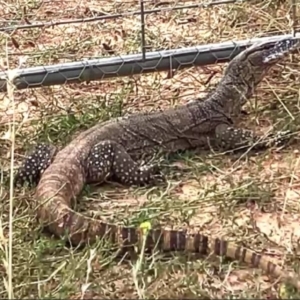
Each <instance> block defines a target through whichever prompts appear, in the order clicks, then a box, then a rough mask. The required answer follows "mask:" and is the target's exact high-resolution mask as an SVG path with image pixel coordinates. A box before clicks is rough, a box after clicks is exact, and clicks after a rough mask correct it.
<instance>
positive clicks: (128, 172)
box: [87, 140, 157, 185]
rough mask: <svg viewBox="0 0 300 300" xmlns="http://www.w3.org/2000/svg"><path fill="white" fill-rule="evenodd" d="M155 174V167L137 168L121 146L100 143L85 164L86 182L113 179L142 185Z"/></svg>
mask: <svg viewBox="0 0 300 300" xmlns="http://www.w3.org/2000/svg"><path fill="white" fill-rule="evenodd" d="M156 173H157V168H156V167H155V166H139V165H138V164H137V163H135V162H134V161H133V160H132V158H131V157H130V155H129V154H128V153H127V151H126V150H125V149H124V147H123V146H122V145H121V144H118V143H117V142H115V141H110V140H106V141H102V142H100V143H98V144H97V145H96V146H94V147H93V148H92V150H91V152H90V155H89V157H88V163H87V181H88V182H101V181H103V180H105V179H106V178H107V177H113V178H115V179H117V180H118V181H120V182H121V183H123V184H131V185H143V184H147V183H149V182H151V180H152V179H153V178H154V175H155V174H156Z"/></svg>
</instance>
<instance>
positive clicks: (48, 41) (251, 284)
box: [0, 0, 300, 299]
mask: <svg viewBox="0 0 300 300" xmlns="http://www.w3.org/2000/svg"><path fill="white" fill-rule="evenodd" d="M0 2H1V3H0V15H1V16H2V17H1V22H2V26H8V25H10V24H17V23H23V24H24V23H25V21H24V17H26V19H28V20H29V21H30V22H31V23H33V22H36V21H45V20H48V21H51V20H60V19H68V18H84V17H91V16H95V15H99V14H101V13H116V12H122V11H123V12H124V11H128V10H129V9H130V10H138V9H139V7H138V1H129V0H128V1H101V7H99V1H93V0H88V1H79V0H78V1H38V0H35V1H28V0H27V1H18V2H17V1H16V2H12V1H5V2H4V1H0ZM174 2H175V1H174ZM183 2H184V3H185V4H189V2H188V1H177V2H176V5H183V4H184V3H183ZM190 2H191V1H190ZM17 3H18V4H17ZM151 3H152V4H151ZM158 3H159V1H151V2H150V1H147V2H146V9H151V8H153V7H154V6H155V5H156V6H157V4H158ZM173 5H174V4H173ZM169 6H171V4H169ZM290 8H291V6H290V4H289V1H269V0H265V1H247V3H243V4H235V5H226V6H225V5H223V6H217V7H213V8H207V9H186V10H182V11H176V12H164V13H160V14H153V15H148V16H147V18H146V22H147V30H146V32H147V45H148V46H150V47H151V49H162V48H176V47H184V46H192V45H198V44H206V43H211V42H220V41H228V40H240V39H244V38H250V37H259V36H267V35H274V34H284V33H289V32H290V30H291V21H290V19H289V11H290ZM4 18H5V19H6V20H7V21H5V22H4V21H3V20H2V19H4ZM21 18H23V19H22V21H21ZM139 23H140V19H139V17H138V16H135V17H127V18H122V19H117V20H105V21H97V22H90V23H80V24H70V25H63V26H55V27H49V28H43V29H40V28H37V29H30V30H26V31H25V30H23V31H22V30H20V31H16V32H14V33H12V36H13V37H14V40H15V41H17V43H18V45H19V48H18V49H17V48H15V46H14V45H13V43H12V42H11V39H10V38H8V39H7V35H0V36H1V48H0V55H1V61H0V65H1V68H2V69H3V70H5V69H7V68H8V66H7V61H6V55H7V54H8V61H9V66H10V68H13V67H17V66H18V65H19V63H20V61H22V62H23V64H24V65H25V66H37V65H43V64H53V63H57V62H65V61H74V60H80V59H82V58H87V57H88V58H89V57H94V56H105V55H108V53H107V52H106V50H105V46H103V45H104V44H105V45H107V46H109V48H110V49H112V51H113V52H114V53H115V55H119V54H124V53H132V52H139V51H140V49H139V47H140V36H139V30H140V28H139ZM6 42H8V46H7V47H6ZM106 48H107V47H106ZM224 67H225V65H214V66H209V67H205V68H196V67H194V68H190V69H185V70H182V71H180V72H177V73H176V75H175V76H174V77H173V78H168V75H167V73H166V72H161V73H153V74H148V75H140V76H133V77H124V78H117V77H116V78H113V79H111V80H107V81H103V82H92V83H89V84H72V85H66V86H53V87H45V88H36V89H28V90H22V91H14V95H13V98H14V103H15V106H14V107H13V105H12V102H11V99H12V97H8V95H6V94H1V96H0V97H1V100H2V102H1V104H0V105H1V106H0V109H1V114H0V124H1V125H0V126H1V138H2V141H1V143H2V147H1V149H0V155H1V167H2V170H3V171H4V172H5V171H8V170H9V164H10V158H11V157H10V155H11V123H12V120H13V115H15V118H16V139H15V165H18V164H19V163H20V161H21V160H22V159H23V155H24V152H25V151H26V150H27V149H28V147H29V144H30V143H33V141H34V142H36V143H37V142H39V141H45V140H48V141H51V142H53V143H55V144H57V145H60V146H63V145H65V144H66V143H68V142H69V141H70V139H71V138H72V136H74V134H75V133H77V132H79V131H81V130H83V129H85V128H88V127H90V126H91V125H92V124H95V123H96V122H99V121H100V120H104V119H107V118H112V117H115V116H119V115H123V114H125V113H132V112H135V111H141V110H143V111H145V110H152V109H155V110H156V109H161V108H166V107H170V106H172V105H176V104H178V103H185V102H186V101H189V100H192V99H194V98H195V97H196V96H199V95H200V96H203V95H205V93H206V92H207V91H209V90H210V89H211V88H212V87H213V85H214V84H215V83H216V82H217V81H218V80H219V78H220V77H221V76H222V71H223V70H224ZM212 72H216V76H215V77H214V78H213V80H211V81H210V82H209V83H206V81H207V79H208V78H209V77H210V74H211V73H212ZM299 82H300V72H299V57H298V56H295V57H294V59H293V60H292V59H291V58H288V59H287V60H286V61H285V62H284V64H282V65H279V66H277V67H276V68H275V69H274V70H273V71H272V72H271V73H270V75H269V76H268V77H267V78H266V79H265V80H264V82H263V84H261V86H260V87H259V89H258V90H257V91H256V94H255V97H254V98H252V101H251V102H250V103H249V104H247V107H246V109H247V111H248V112H249V115H248V116H246V117H243V120H242V122H241V126H244V127H247V128H252V129H253V130H256V131H260V132H266V131H267V130H268V129H269V128H270V127H272V126H273V125H274V126H275V128H276V130H278V129H282V128H283V127H284V128H285V126H288V127H290V128H293V130H294V131H298V126H299V122H298V119H299V100H300V92H299ZM254 100H257V101H254ZM297 144H298V143H297V138H296V139H295V142H294V143H293V144H291V145H290V146H288V147H286V148H285V149H281V150H280V151H277V150H276V149H270V150H266V151H263V152H260V153H251V154H248V155H244V154H239V155H236V154H235V155H233V154H220V153H217V154H212V153H206V152H205V153H203V152H189V153H186V154H184V155H183V154H181V155H177V156H176V157H175V158H172V160H169V161H166V165H167V168H168V172H167V179H168V183H167V184H165V185H162V186H159V187H152V188H150V187H147V188H145V187H144V188H133V187H129V188H128V187H123V186H119V185H115V184H107V185H105V186H101V187H98V188H96V187H87V188H86V189H85V190H84V192H83V194H82V195H81V197H80V203H79V208H78V209H80V210H84V209H87V208H89V209H92V210H94V211H97V212H98V214H100V215H101V217H102V218H105V219H107V220H109V221H115V222H119V223H124V222H125V223H126V224H136V225H138V224H140V223H141V222H143V221H145V220H151V221H152V222H155V223H158V224H161V225H165V226H175V227H183V226H185V227H186V226H189V227H191V228H200V229H201V230H203V231H204V232H206V233H208V234H209V235H211V236H221V237H225V238H226V239H229V240H231V241H236V242H237V243H243V244H244V245H246V246H247V247H249V248H251V249H255V250H256V251H257V252H261V253H266V254H267V255H269V256H270V258H271V259H273V260H275V261H277V262H278V263H279V264H280V265H284V267H285V268H287V269H294V270H295V271H296V272H297V271H298V269H299V267H298V258H297V255H298V246H297V240H298V238H299V237H300V232H299V229H298V228H299V226H298V224H299V208H300V207H299V200H298V199H299V192H300V180H299V176H300V164H299V158H300V155H299V151H298V149H297V148H298V145H297ZM32 196H33V191H32V190H29V189H16V190H15V191H14V209H13V226H14V228H13V257H12V261H13V264H12V271H13V273H12V274H13V281H12V283H13V290H14V297H16V298H21V297H26V298H36V297H39V298H50V297H51V298H67V297H68V298H72V299H75V298H76V299H79V298H86V299H87V298H104V297H105V298H121V297H124V298H125V297H126V298H129V297H130V298H150V297H151V298H199V297H201V298H206V299H211V298H216V297H217V298H231V299H233V298H235V299H236V298H248V297H249V298H250V297H251V298H265V299H266V297H268V298H273V299H274V298H278V297H282V296H284V295H285V294H284V293H285V292H286V291H284V293H283V292H282V290H281V292H279V288H278V285H277V283H276V281H275V280H274V279H273V278H269V277H267V276H265V275H264V274H261V272H260V271H259V270H254V269H250V268H249V266H244V265H239V264H236V263H233V262H231V261H224V260H221V259H214V260H212V259H208V258H201V259H192V260H190V261H187V260H186V258H185V257H183V256H180V255H179V256H174V257H171V258H169V259H162V258H161V257H156V256H155V257H152V258H150V259H144V260H143V261H142V264H141V268H140V269H139V270H138V272H134V270H136V266H137V262H134V261H132V262H127V263H125V262H120V261H118V260H116V259H114V257H113V255H112V254H110V255H109V254H107V253H106V252H105V251H104V249H103V247H101V245H100V244H97V245H93V246H91V247H89V248H85V249H83V250H80V251H79V250H74V249H69V248H67V247H65V245H63V243H62V242H61V241H59V240H57V239H54V238H50V237H49V236H47V235H46V234H44V233H43V232H42V231H41V229H40V228H39V227H38V225H37V223H36V220H35V215H34V210H33V205H32ZM9 202H10V201H9V185H8V183H6V182H5V178H4V183H3V184H2V185H1V225H2V234H1V235H0V241H1V244H0V245H1V248H0V257H1V261H2V262H3V264H2V265H1V264H0V274H1V275H2V277H3V278H5V280H7V270H8V269H9V268H8V265H7V247H8V237H9V236H8V224H9ZM0 233H1V231H0ZM0 286H1V288H0V297H1V298H5V297H7V287H6V286H5V284H4V281H1V282H0ZM293 295H294V294H293V293H289V297H294V296H293ZM295 297H296V296H295Z"/></svg>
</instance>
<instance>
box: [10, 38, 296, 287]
mask: <svg viewBox="0 0 300 300" xmlns="http://www.w3.org/2000/svg"><path fill="white" fill-rule="evenodd" d="M298 47H299V41H297V40H296V39H292V38H288V39H284V40H281V41H279V42H277V43H275V44H274V43H272V42H266V43H260V44H255V45H253V46H251V47H249V48H247V49H246V50H244V51H242V52H241V53H240V54H239V55H237V56H236V57H235V58H233V59H232V60H231V62H230V63H229V64H228V66H227V68H226V70H225V73H224V76H223V78H222V79H221V81H220V83H219V84H218V85H217V87H216V88H215V90H214V92H212V93H211V94H210V95H209V97H208V98H207V99H206V100H205V101H192V102H190V103H188V104H186V105H182V106H178V107H176V108H171V109H168V110H166V111H164V112H155V113H149V114H136V115H131V116H129V117H121V118H117V119H114V120H110V121H107V122H104V123H102V124H99V125H96V126H94V127H92V128H90V129H88V130H87V131H85V132H83V133H81V134H80V135H79V136H78V137H77V138H75V139H74V140H73V141H72V142H71V143H70V144H68V145H67V146H66V147H65V148H63V149H62V150H60V151H57V149H56V148H55V147H54V146H51V145H44V144H43V145H39V146H38V147H37V148H36V149H35V151H33V152H32V154H31V155H30V156H29V157H28V158H27V159H26V160H25V161H24V164H23V166H22V167H21V168H20V169H19V171H18V173H17V177H16V181H19V182H23V181H25V180H31V181H32V182H36V183H38V185H37V189H36V193H35V198H36V199H37V202H38V207H37V210H36V211H37V217H38V219H39V220H40V221H41V223H42V224H43V225H44V226H45V227H47V228H48V229H49V230H50V231H51V232H52V233H53V234H55V235H56V236H59V237H62V236H64V235H65V234H66V233H67V235H68V238H69V241H70V242H71V243H72V244H73V245H79V244H85V243H91V242H94V241H95V239H96V238H97V237H98V238H105V239H109V240H110V242H112V243H113V244H117V245H118V246H119V247H120V248H121V249H125V248H126V249H128V250H130V249H133V247H135V248H134V249H139V247H140V246H141V241H142V236H143V234H142V232H141V231H140V230H139V229H136V228H131V227H123V226H117V225H114V224H107V223H105V222H102V221H100V220H95V219H92V218H88V217H86V216H83V215H81V214H79V213H76V212H75V211H74V210H73V209H72V200H73V199H75V198H76V196H77V195H78V194H79V193H80V191H81V190H82V188H83V186H84V184H86V183H91V182H102V181H103V180H105V179H106V178H108V177H114V178H115V179H116V180H119V181H120V182H122V183H124V184H135V185H136V184H138V185H139V184H145V183H148V182H149V181H151V180H152V178H153V177H155V174H156V171H157V168H156V167H155V166H150V165H148V166H141V165H140V164H139V163H138V162H139V159H140V158H141V156H142V155H143V154H145V153H148V154H151V153H155V152H156V151H159V150H160V151H161V150H163V151H164V152H175V151H178V150H186V149H191V148H199V147H200V148H210V147H212V148H222V149H233V148H237V147H250V146H251V147H254V148H257V147H269V146H272V145H276V144H278V143H279V142H281V140H282V139H284V138H285V135H284V134H282V133H280V132H279V133H278V134H275V135H271V136H269V137H268V138H267V139H265V140H264V141H261V137H260V136H258V135H256V134H255V133H254V132H252V131H249V130H244V129H241V128H235V127H234V126H233V124H234V121H235V120H236V118H237V117H238V115H239V114H240V112H241V108H242V106H243V105H244V104H245V103H246V101H247V99H249V98H250V97H251V96H252V94H253V91H254V89H255V87H256V86H257V85H258V84H259V83H260V82H261V81H262V79H263V78H264V76H265V75H266V73H267V72H268V70H269V69H270V68H271V67H272V66H273V65H275V64H276V63H277V62H279V61H280V60H281V59H282V58H283V57H284V56H285V55H286V54H288V53H290V52H291V51H293V50H295V49H296V48H298ZM209 244H213V246H212V249H213V251H214V253H215V254H217V255H225V256H227V257H229V258H233V259H237V260H240V261H244V262H246V263H250V264H252V265H254V267H260V268H262V269H263V270H264V271H266V272H267V273H269V274H272V275H275V276H280V277H284V278H285V279H288V280H289V281H290V282H291V283H293V284H294V285H296V286H297V287H298V288H299V289H300V281H299V280H298V278H297V277H296V276H295V274H293V273H286V272H284V271H283V270H282V269H280V268H279V266H277V265H275V264H274V263H272V262H270V261H268V260H267V258H266V257H265V256H261V255H258V254H256V253H254V252H252V251H250V250H247V249H245V248H242V247H238V246H236V245H234V244H231V243H228V242H226V241H224V240H219V239H213V240H212V242H210V243H209V239H208V237H207V236H204V235H202V234H201V233H193V234H192V233H188V232H187V231H184V230H182V231H176V230H166V229H153V230H150V231H149V233H148V235H147V239H146V249H148V250H151V249H152V250H153V248H156V249H157V250H160V251H193V252H201V253H205V252H208V249H209Z"/></svg>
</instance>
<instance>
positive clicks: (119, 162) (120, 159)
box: [15, 140, 162, 185]
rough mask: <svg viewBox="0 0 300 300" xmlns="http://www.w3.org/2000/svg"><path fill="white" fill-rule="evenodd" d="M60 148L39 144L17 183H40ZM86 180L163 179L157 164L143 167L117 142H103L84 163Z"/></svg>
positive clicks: (134, 181) (136, 182) (129, 181)
mask: <svg viewBox="0 0 300 300" xmlns="http://www.w3.org/2000/svg"><path fill="white" fill-rule="evenodd" d="M56 153H57V148H56V147H54V146H52V145H47V144H39V145H38V146H37V147H36V148H35V149H34V150H33V151H32V152H31V153H30V154H29V155H28V156H27V158H26V159H25V160H24V162H23V165H22V166H21V167H20V168H19V170H18V172H17V174H16V177H15V183H16V184H21V185H22V184H24V183H25V182H28V183H29V184H30V185H36V184H38V182H39V180H40V178H41V175H42V174H43V172H45V170H46V169H47V168H48V167H49V165H50V164H51V162H52V161H53V159H54V158H55V154H56ZM84 165H85V166H84V168H86V174H87V178H86V182H87V183H101V182H103V181H104V180H105V179H107V178H110V177H113V178H114V179H116V180H118V181H120V182H121V183H124V184H130V185H145V184H149V183H152V182H154V181H155V180H157V179H162V178H161V176H160V174H159V168H158V167H157V166H152V165H149V166H140V165H138V164H137V163H135V162H134V161H133V160H132V158H131V157H130V155H129V154H128V153H127V152H126V150H125V149H124V147H123V146H122V145H120V144H118V143H116V142H114V141H109V140H107V141H101V142H99V143H98V144H97V145H95V146H94V147H93V148H92V149H91V151H90V154H89V156H88V158H87V161H86V163H85V164H84Z"/></svg>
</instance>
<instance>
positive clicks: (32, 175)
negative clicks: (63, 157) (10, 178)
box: [15, 143, 58, 185]
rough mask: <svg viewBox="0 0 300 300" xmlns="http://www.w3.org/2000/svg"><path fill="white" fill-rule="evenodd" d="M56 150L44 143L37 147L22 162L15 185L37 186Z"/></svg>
mask: <svg viewBox="0 0 300 300" xmlns="http://www.w3.org/2000/svg"><path fill="white" fill-rule="evenodd" d="M57 151H58V149H57V148H56V147H55V146H54V145H48V144H45V143H42V144H39V145H37V146H36V147H35V148H34V150H33V151H32V152H31V153H29V155H28V156H27V157H26V159H25V160H24V162H23V164H22V165H21V167H20V168H19V169H18V171H17V174H16V176H15V184H21V185H23V184H24V183H25V182H28V183H29V184H30V185H34V184H38V182H39V180H40V178H41V176H42V174H43V172H44V171H45V170H46V169H47V168H48V167H49V165H50V164H51V162H52V161H53V159H54V157H55V155H56V153H57Z"/></svg>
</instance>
